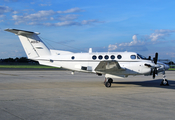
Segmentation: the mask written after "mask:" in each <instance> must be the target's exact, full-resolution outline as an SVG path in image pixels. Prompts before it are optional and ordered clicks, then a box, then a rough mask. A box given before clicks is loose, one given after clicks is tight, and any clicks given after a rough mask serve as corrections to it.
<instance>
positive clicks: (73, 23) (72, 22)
mask: <svg viewBox="0 0 175 120" xmlns="http://www.w3.org/2000/svg"><path fill="white" fill-rule="evenodd" d="M87 21H89V22H87V23H86V24H84V20H83V21H81V22H76V21H63V22H57V23H38V22H30V23H29V25H44V26H73V25H77V26H82V25H91V24H93V23H100V21H98V20H87Z"/></svg>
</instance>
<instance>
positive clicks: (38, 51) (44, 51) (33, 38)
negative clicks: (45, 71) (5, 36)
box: [5, 29, 51, 59]
mask: <svg viewBox="0 0 175 120" xmlns="http://www.w3.org/2000/svg"><path fill="white" fill-rule="evenodd" d="M5 31H8V32H12V33H15V34H16V35H18V37H19V39H20V41H21V43H22V46H23V48H24V50H25V52H26V54H27V57H28V58H29V59H32V58H37V57H43V56H49V55H51V53H50V50H49V49H48V48H47V46H46V45H45V44H44V43H43V41H42V40H41V39H40V38H39V37H38V35H39V33H36V32H30V31H24V30H17V29H5Z"/></svg>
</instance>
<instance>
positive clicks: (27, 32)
mask: <svg viewBox="0 0 175 120" xmlns="http://www.w3.org/2000/svg"><path fill="white" fill-rule="evenodd" d="M5 31H8V32H12V33H15V34H16V35H32V34H36V35H39V34H40V33H38V32H31V31H25V30H18V29H5Z"/></svg>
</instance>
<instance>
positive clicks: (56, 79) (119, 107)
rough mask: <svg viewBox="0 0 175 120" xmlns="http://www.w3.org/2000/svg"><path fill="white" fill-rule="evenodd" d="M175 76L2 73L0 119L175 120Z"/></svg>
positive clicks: (59, 72)
mask: <svg viewBox="0 0 175 120" xmlns="http://www.w3.org/2000/svg"><path fill="white" fill-rule="evenodd" d="M174 75H175V72H174V71H166V76H167V79H168V80H169V84H170V86H160V83H161V81H162V75H161V74H160V75H159V76H157V77H156V79H154V80H153V79H152V77H151V76H129V77H128V78H125V79H114V83H113V84H112V87H111V88H106V87H105V86H104V84H103V82H104V76H97V75H95V74H87V73H75V74H74V75H71V72H70V71H59V70H58V71H57V70H19V69H18V70H0V120H107V119H110V120H163V119H166V120H174V119H175V77H174Z"/></svg>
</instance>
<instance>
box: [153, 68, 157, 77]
mask: <svg viewBox="0 0 175 120" xmlns="http://www.w3.org/2000/svg"><path fill="white" fill-rule="evenodd" d="M155 77H156V71H155V69H154V70H153V79H154V78H155Z"/></svg>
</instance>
